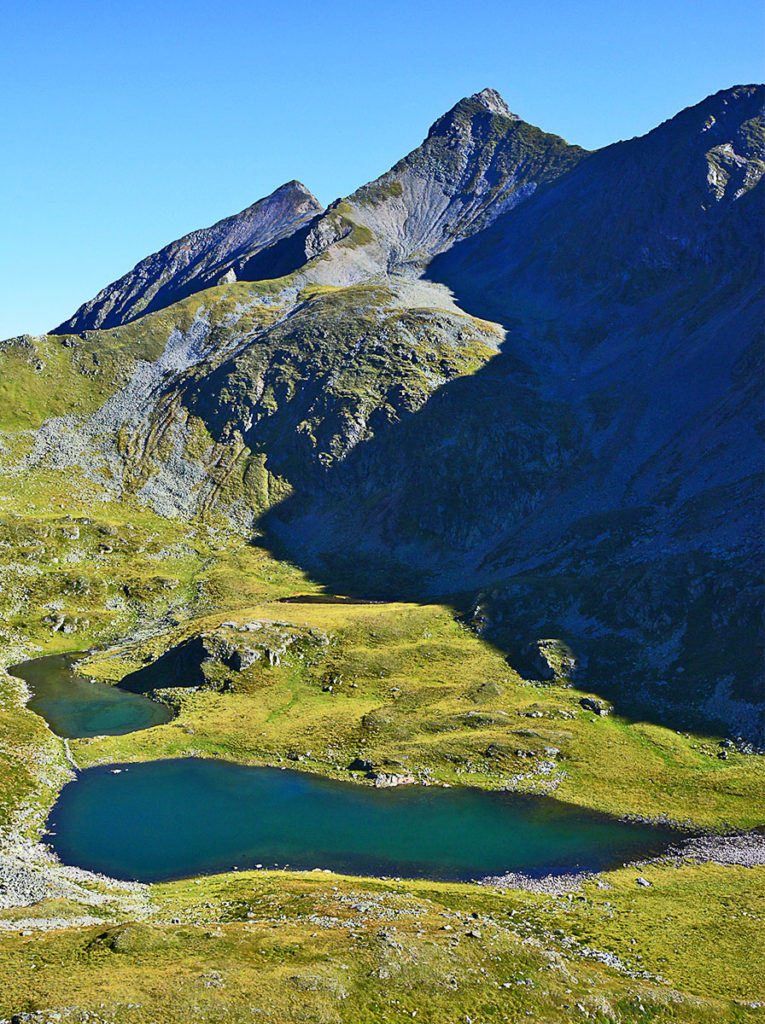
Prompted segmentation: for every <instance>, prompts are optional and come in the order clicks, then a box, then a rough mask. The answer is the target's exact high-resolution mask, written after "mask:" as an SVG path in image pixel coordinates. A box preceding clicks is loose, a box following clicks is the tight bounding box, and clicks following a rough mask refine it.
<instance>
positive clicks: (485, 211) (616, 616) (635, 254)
mask: <svg viewBox="0 0 765 1024" xmlns="http://www.w3.org/2000/svg"><path fill="white" fill-rule="evenodd" d="M764 103H765V88H763V87H755V86H743V87H737V88H734V89H729V90H726V91H724V92H721V93H718V94H716V95H715V96H711V97H709V98H708V99H706V100H704V101H703V102H702V103H700V104H698V105H697V106H696V107H692V108H689V109H688V110H685V111H682V112H681V113H680V114H678V115H677V116H676V117H675V118H673V119H671V120H670V121H667V122H666V123H665V124H663V125H660V126H659V127H658V128H657V129H655V130H654V131H653V132H651V133H649V134H648V135H646V136H644V137H642V138H639V139H633V140H630V141H629V142H623V143H618V144H616V145H614V146H609V147H606V148H605V149H603V150H600V151H598V152H596V153H591V154H588V153H586V152H585V151H584V150H581V149H579V148H578V147H575V146H570V145H568V144H567V143H565V142H564V141H563V140H561V139H559V138H557V137H556V136H551V135H546V134H545V133H543V132H541V131H540V130H539V129H537V128H534V127H533V126H531V125H528V124H526V123H525V122H523V121H521V120H520V119H519V118H517V117H516V116H515V115H513V114H511V113H510V111H509V110H508V108H507V107H506V106H505V104H504V102H503V101H502V100H501V98H500V97H498V96H497V94H496V93H493V92H492V91H491V90H484V92H482V93H479V94H476V95H475V96H472V97H470V98H468V99H465V100H462V101H461V102H460V103H458V104H457V105H456V106H455V107H454V108H453V109H452V110H451V111H449V112H448V113H447V114H446V115H444V117H443V118H441V119H440V120H439V121H437V122H436V123H435V125H433V127H432V128H431V130H430V132H429V134H428V137H427V138H426V140H425V141H424V142H423V144H422V146H420V147H419V148H418V149H416V150H415V151H414V152H413V153H411V154H409V156H407V157H405V158H404V159H403V160H402V161H400V162H399V163H398V164H397V165H396V166H395V167H394V168H392V169H391V170H390V171H389V172H388V173H387V174H384V175H383V176H382V177H381V178H379V179H377V180H376V181H375V182H372V183H371V184H370V185H367V186H364V187H363V188H361V189H359V190H358V191H357V192H355V193H354V194H353V195H351V196H350V197H348V198H347V199H345V200H340V201H338V202H337V203H334V204H332V205H331V206H330V207H329V208H328V209H327V210H326V211H323V212H322V211H320V210H319V209H318V208H316V207H314V206H313V205H312V203H311V200H310V199H305V206H304V208H303V209H301V211H300V213H299V214H297V215H296V216H295V217H292V215H291V214H290V216H289V217H288V216H287V215H286V214H285V216H284V217H282V218H281V219H280V218H279V217H276V218H275V219H274V221H273V224H272V227H270V228H269V229H268V230H267V231H266V230H263V231H262V232H261V234H258V236H257V239H256V240H255V241H253V237H254V236H252V235H251V236H248V240H246V241H243V242H241V244H240V243H238V242H237V243H236V244H235V242H234V239H233V234H232V229H231V226H230V225H231V222H221V223H222V225H226V224H229V228H226V229H225V230H223V229H222V234H221V235H220V238H221V239H227V241H220V246H221V247H222V249H224V250H225V253H224V254H220V253H217V252H216V251H214V250H215V245H213V244H211V242H210V240H209V239H208V240H203V242H204V244H202V243H200V245H199V251H200V253H202V252H204V253H205V255H204V256H200V257H199V260H198V262H197V263H193V262H192V261H189V262H187V263H186V264H184V269H183V271H182V273H183V274H186V275H187V276H185V277H183V282H184V283H183V285H182V287H183V288H187V289H189V291H190V294H186V297H185V298H183V300H182V301H176V302H172V300H171V299H168V302H172V304H165V303H164V299H163V298H162V296H163V294H164V295H165V297H167V296H168V295H169V292H166V293H163V292H162V289H161V287H158V288H157V289H156V290H155V292H153V293H152V296H151V298H149V299H147V300H146V303H145V305H144V307H142V308H144V309H149V308H150V307H151V309H153V310H154V311H153V312H150V313H149V314H148V315H144V316H143V317H142V318H140V319H133V318H132V316H130V315H126V316H125V320H124V323H123V322H122V321H119V317H120V315H121V313H120V309H121V308H122V307H118V305H116V304H115V305H114V309H113V312H109V314H108V315H112V316H114V317H115V318H116V319H115V320H114V321H110V322H114V323H118V322H119V323H120V324H121V326H119V327H115V328H114V329H112V330H105V329H101V330H97V331H94V332H92V333H89V334H86V335H84V336H80V337H77V338H73V337H65V338H64V339H63V340H62V341H61V344H62V345H64V346H70V347H69V349H67V351H69V352H71V353H72V356H71V359H72V367H73V369H72V372H73V373H77V374H90V373H93V372H95V373H99V372H102V371H93V370H92V365H91V360H92V359H94V358H95V356H96V354H98V358H99V359H100V360H101V364H103V361H104V359H105V358H106V357H108V353H109V352H112V351H114V352H117V351H119V352H125V351H136V352H140V353H142V355H141V358H139V359H136V360H135V362H134V364H133V368H132V370H131V372H130V374H129V379H128V380H127V381H125V380H123V381H122V382H121V383H120V384H119V386H118V387H117V386H115V389H114V391H113V393H112V394H110V396H109V397H108V398H107V399H106V401H103V400H99V402H98V403H97V407H95V408H94V409H93V410H92V411H91V412H89V413H88V414H87V415H81V416H72V415H69V416H58V417H51V418H50V419H48V421H47V422H46V423H44V424H43V425H42V426H41V427H40V429H39V430H37V431H36V433H35V440H34V448H33V450H32V452H31V454H30V455H28V456H25V458H26V459H27V462H26V466H27V467H28V468H30V469H33V468H34V467H37V466H41V467H45V466H58V467H68V468H71V469H72V470H75V469H79V470H81V471H82V472H83V473H85V474H86V475H89V476H90V477H91V478H92V477H93V476H94V475H95V476H97V477H98V479H100V480H102V481H103V482H104V486H107V487H109V488H111V489H112V490H113V491H114V492H115V493H117V494H124V493H134V494H137V495H138V496H139V497H140V498H141V499H142V500H143V501H146V502H148V503H150V504H151V505H152V506H153V507H154V508H155V509H157V510H158V511H160V512H162V513H164V514H167V515H178V514H180V515H184V516H188V517H194V516H200V515H202V516H203V515H206V514H207V513H208V512H209V511H210V510H212V509H218V510H221V511H224V512H225V513H226V514H227V515H228V516H229V518H230V520H231V521H232V522H234V523H236V524H237V525H238V527H239V528H240V529H242V530H243V531H245V532H247V533H249V534H254V533H260V532H265V534H266V536H267V537H268V539H269V542H270V543H273V544H276V545H279V546H280V548H281V549H282V550H284V551H285V552H286V553H287V554H288V555H289V557H291V558H293V559H297V560H299V561H300V562H301V563H302V564H304V565H306V566H308V567H309V568H310V569H311V571H312V572H313V573H315V574H316V575H317V576H318V577H320V578H321V579H323V580H324V581H325V582H326V583H327V585H328V586H330V587H332V588H333V589H336V590H345V591H346V592H348V591H354V592H356V593H358V594H360V595H362V596H375V595H385V596H404V597H407V598H413V599H419V598H423V597H426V598H432V597H435V596H438V597H443V596H444V595H452V597H453V600H454V603H455V606H457V607H459V608H460V610H461V611H462V613H464V614H465V615H466V617H467V618H468V619H469V620H470V621H471V623H472V625H473V626H474V627H475V628H476V629H480V630H481V631H482V632H484V633H485V634H486V635H487V636H489V637H491V638H492V639H493V640H494V641H495V642H496V643H497V644H498V645H499V646H501V647H502V649H503V650H505V651H506V652H507V654H508V657H509V658H510V659H511V660H513V661H514V663H516V664H517V665H518V666H519V667H523V661H522V654H523V651H524V650H525V649H526V648H527V646H528V644H529V643H530V642H534V641H536V640H538V639H539V638H544V637H559V638H561V639H563V640H564V641H565V642H566V643H567V644H568V645H569V646H570V647H571V648H572V649H573V650H574V652H575V653H576V655H577V657H578V659H579V664H580V673H582V675H583V678H585V679H586V681H587V685H588V686H589V687H590V688H593V689H596V688H599V689H600V690H601V691H602V692H603V693H605V694H607V695H608V696H609V697H610V698H611V699H612V700H614V701H615V703H616V704H617V706H619V707H621V708H623V709H625V710H628V711H629V713H631V714H636V715H643V716H646V717H648V718H650V719H651V720H654V721H663V722H666V721H671V720H672V721H677V723H678V724H681V723H683V722H686V723H688V722H691V721H694V722H703V723H706V724H710V723H713V724H714V726H715V727H716V728H721V729H724V730H726V731H729V732H740V733H742V734H744V735H747V736H749V737H753V738H755V737H756V738H758V739H760V741H762V740H763V739H765V731H764V730H765V726H764V724H763V720H762V709H763V706H765V699H764V698H765V694H763V686H762V636H761V631H760V623H759V614H758V609H759V608H761V606H762V579H761V575H762V574H761V566H762V557H763V550H764V545H763V535H762V520H761V487H762V481H763V447H762V435H763V423H762V410H763V402H762V383H763V367H762V362H763V359H762V356H763V349H762V314H763V305H762V303H763V296H762V281H763V266H762V227H763V209H762V193H763V188H764V187H765V186H763V184H762V183H761V181H760V179H761V176H762V173H763V170H764V169H765V126H764V121H763V105H764ZM285 188H289V187H288V186H285ZM279 191H281V190H279ZM298 192H299V190H298ZM277 194H278V193H275V195H277ZM295 195H297V193H295ZM293 198H295V196H293ZM272 199H273V197H269V200H264V201H262V203H264V204H266V203H269V202H270V200H272ZM314 202H315V201H314ZM260 205H261V204H256V205H255V207H252V208H250V209H251V210H256V209H257V208H258V207H259V206H260ZM277 205H278V206H281V203H279V204H277ZM286 205H287V207H288V208H289V210H294V209H295V208H296V206H300V205H301V202H297V203H292V202H287V203H286ZM246 212H247V211H246ZM240 216H244V215H240ZM290 218H291V219H290ZM235 221H237V218H232V222H235ZM277 222H278V223H277ZM269 223H271V222H269ZM220 227H221V226H220V225H216V228H213V229H208V230H209V231H211V232H214V231H215V230H216V229H217V228H220ZM258 230H260V229H258ZM245 234H246V232H245ZM197 235H200V236H202V235H205V233H204V232H199V233H197ZM195 237H196V236H189V238H195ZM216 237H217V236H216ZM174 244H175V245H176V246H177V245H180V243H174ZM258 246H260V247H259V248H258ZM168 250H173V246H170V247H168ZM165 251H167V250H163V252H165ZM159 255H161V254H159ZM156 258H157V257H152V258H150V260H149V261H146V262H147V263H151V260H153V259H156ZM141 266H143V265H139V267H141ZM224 268H225V270H226V273H228V271H229V270H232V271H233V273H232V274H231V275H230V276H229V278H227V279H226V281H225V283H223V284H219V285H218V284H215V282H217V281H219V280H220V276H221V275H220V274H219V271H221V270H223V269H224ZM137 270H138V268H137ZM137 270H136V272H137ZM136 272H134V273H136ZM179 273H181V272H180V271H179ZM216 275H218V276H216ZM278 275H283V276H278ZM233 276H236V278H237V280H236V281H232V280H231V278H232V277H233ZM128 277H130V275H128ZM274 278H277V279H276V280H274ZM126 280H127V279H123V281H126ZM136 280H137V279H136ZM173 280H174V279H173ZM171 283H172V282H171V281H170V279H168V285H167V287H168V288H170V286H171ZM211 283H212V284H215V286H214V287H206V288H205V287H204V286H205V285H206V284H211ZM134 284H135V282H133V284H132V285H131V287H133V285H134ZM118 285H120V282H118V283H117V285H115V286H110V288H109V289H105V291H104V292H103V293H101V294H102V296H106V295H107V294H108V293H109V292H110V289H117V286H118ZM172 286H173V287H175V285H174V284H173V285H172ZM136 287H137V286H136ZM178 287H181V285H180V284H179V285H178ZM117 290H118V291H119V289H117ZM126 294H127V291H126ZM147 294H148V292H147ZM137 301H138V300H137ZM96 302H97V300H94V303H96ZM95 308H96V307H95V306H94V309H95ZM105 308H106V307H105V306H104V309H105ZM111 308H112V307H110V310H111ZM129 308H131V307H130V304H129V303H127V304H126V306H125V309H129ZM132 308H133V309H134V315H135V316H138V315H139V314H138V311H137V309H136V307H132ZM99 309H100V307H99ZM79 315H80V314H79V313H78V314H77V316H79ZM99 315H100V314H99ZM104 315H105V316H106V315H107V314H104ZM75 320H76V317H75V318H74V319H73V321H71V322H70V324H72V325H74V321H75ZM78 322H79V323H83V322H84V321H83V320H81V321H78ZM101 322H103V323H105V322H106V321H105V320H104V321H101ZM71 329H72V330H75V329H76V330H78V331H79V330H81V329H82V328H81V327H76V328H75V327H74V326H72V327H71ZM18 344H19V345H22V347H23V344H31V342H24V341H23V339H21V340H19V342H18ZM147 350H149V351H151V352H152V353H153V354H152V355H151V357H148V356H146V355H145V353H146V351H147ZM30 358H33V356H31V355H30ZM101 364H97V365H101Z"/></svg>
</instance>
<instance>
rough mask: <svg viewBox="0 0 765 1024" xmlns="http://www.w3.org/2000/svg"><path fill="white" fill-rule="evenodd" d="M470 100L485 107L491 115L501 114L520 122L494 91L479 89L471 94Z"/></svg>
mask: <svg viewBox="0 0 765 1024" xmlns="http://www.w3.org/2000/svg"><path fill="white" fill-rule="evenodd" d="M470 99H471V100H474V101H475V102H476V103H480V104H481V106H482V107H486V109H487V110H489V111H491V113H492V114H501V115H502V116H503V117H510V118H512V120H514V121H520V120H521V119H520V117H518V115H517V114H514V113H513V112H512V110H510V108H509V107H508V105H507V104H506V103H505V101H504V100H503V99H502V97H501V96H500V94H499V93H498V92H497V90H496V89H481V91H480V92H476V93H473V95H472V96H471V97H470Z"/></svg>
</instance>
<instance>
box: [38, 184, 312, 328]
mask: <svg viewBox="0 0 765 1024" xmlns="http://www.w3.org/2000/svg"><path fill="white" fill-rule="evenodd" d="M322 209H323V207H322V206H321V204H320V203H319V201H318V200H317V199H316V197H315V196H313V195H312V194H311V193H310V192H309V191H308V189H307V188H306V187H305V186H304V185H301V184H300V182H299V181H290V182H288V183H287V184H286V185H282V186H281V187H280V188H278V189H277V190H276V191H275V192H272V193H271V195H270V196H267V197H266V198H265V199H260V200H259V201H258V202H257V203H254V204H253V205H252V206H248V207H247V209H246V210H243V211H242V212H241V213H238V214H236V215H235V216H233V217H227V218H226V219H225V220H221V221H218V223H217V224H213V226H212V227H209V228H203V229H202V230H200V231H192V232H191V234H189V235H184V237H183V238H179V239H178V241H176V242H171V243H170V245H166V246H165V248H164V249H161V250H160V251H159V252H157V253H154V255H153V256H148V257H147V258H146V259H145V260H141V262H140V263H138V264H136V266H135V267H133V269H132V270H131V271H130V272H129V273H128V274H125V276H124V277H121V278H120V279H119V280H118V281H115V282H113V283H112V284H110V285H107V287H106V288H104V289H103V290H102V291H100V292H99V293H98V295H96V297H95V298H94V299H91V301H90V302H86V303H85V304H84V305H83V306H80V308H79V309H78V310H77V312H76V313H75V314H74V316H73V317H71V319H69V320H66V321H65V322H64V323H62V324H60V325H59V326H58V327H57V328H56V329H55V330H54V331H53V332H52V333H54V334H75V333H81V332H82V331H86V330H94V329H95V328H99V327H116V326H119V325H120V324H124V323H128V322H130V321H131V320H135V319H136V318H137V317H139V316H143V315H144V313H150V312H152V311H153V310H156V309H162V308H164V307H165V306H169V305H171V304H172V303H174V302H177V301H179V300H180V299H183V298H185V297H186V296H187V295H191V294H193V293H194V292H197V291H200V290H201V289H203V288H208V287H211V286H212V285H215V284H228V283H231V282H233V281H236V280H238V278H239V270H240V269H241V268H242V267H244V266H245V265H246V264H247V262H248V261H249V260H251V259H252V258H253V257H254V256H255V255H257V254H259V253H262V252H263V251H264V250H266V249H268V248H269V247H270V246H272V245H274V244H275V243H276V242H278V241H279V240H281V239H284V238H286V237H288V236H289V235H291V234H293V232H295V231H297V230H298V229H299V228H300V227H302V226H303V225H304V224H306V223H308V221H310V220H312V219H313V218H314V217H315V216H316V215H317V214H318V213H321V211H322ZM261 276H262V277H268V276H270V275H268V274H267V273H264V274H262V275H261Z"/></svg>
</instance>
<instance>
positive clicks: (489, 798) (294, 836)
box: [47, 758, 676, 882]
mask: <svg viewBox="0 0 765 1024" xmlns="http://www.w3.org/2000/svg"><path fill="white" fill-rule="evenodd" d="M47 827H48V832H49V835H48V837H47V841H48V842H49V843H50V845H51V846H52V847H53V849H54V850H55V851H56V853H57V854H58V856H59V857H60V858H61V860H62V861H63V862H64V863H65V864H71V865H74V866H76V867H82V868H88V869H90V870H91V871H100V872H103V873H105V874H108V875H111V876H112V877H114V878H121V879H131V880H136V881H142V882H154V881H162V880H167V879H171V878H183V877H188V876H190V875H196V874H211V873H214V872H219V871H227V870H230V869H231V868H234V867H239V868H243V869H244V868H252V867H256V866H262V867H264V868H273V867H275V866H277V865H278V866H279V867H282V868H283V867H287V866H289V867H290V868H293V869H299V870H309V869H311V868H329V869H332V870H334V871H339V872H347V873H349V874H357V875H358V874H360V875H394V876H402V877H410V878H412V877H415V878H416V877H428V878H440V879H445V880H469V879H473V878H480V877H482V876H485V875H489V874H501V873H503V872H506V871H523V872H525V873H527V874H545V873H547V872H552V871H573V870H577V869H591V870H599V869H603V868H607V867H612V866H615V865H617V864H621V863H622V862H623V861H627V860H632V859H635V858H636V857H642V856H650V855H652V854H656V853H660V852H661V851H662V850H663V849H666V847H667V845H668V844H669V843H670V842H671V841H672V840H673V839H674V838H676V834H675V833H673V832H672V831H671V830H669V829H667V828H662V827H657V826H651V825H643V824H635V823H631V822H623V821H618V820H615V819H613V818H609V817H607V816H605V815H600V814H596V813H593V812H588V811H584V810H581V809H579V808H575V807H571V806H569V805H566V804H561V803H558V802H557V801H555V800H551V799H546V798H541V797H523V796H518V795H517V794H513V793H487V792H482V791H480V790H475V789H442V788H440V787H423V786H404V787H399V788H396V789H373V788H372V787H370V786H360V785H358V784H357V783H353V782H338V781H334V780H331V779H324V778H321V777H320V776H316V775H308V774H304V773H301V772H295V771H286V770H285V771H281V770H279V769H278V768H252V767H247V766H244V765H237V764H232V763H230V762H227V761H213V760H203V759H201V758H181V759H176V760H168V761H153V762H149V763H139V764H127V765H106V766H99V767H96V768H89V769H87V770H85V771H83V772H81V773H80V774H79V775H78V777H77V779H76V780H75V781H73V782H70V783H69V784H68V785H66V786H65V787H64V789H63V790H62V792H61V795H60V796H59V799H58V801H57V802H56V804H55V805H54V807H53V809H52V810H51V812H50V815H49V818H48V823H47Z"/></svg>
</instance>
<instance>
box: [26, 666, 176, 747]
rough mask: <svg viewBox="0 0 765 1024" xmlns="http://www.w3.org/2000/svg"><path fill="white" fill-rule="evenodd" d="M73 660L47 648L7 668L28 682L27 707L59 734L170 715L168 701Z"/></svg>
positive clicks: (140, 724)
mask: <svg viewBox="0 0 765 1024" xmlns="http://www.w3.org/2000/svg"><path fill="white" fill-rule="evenodd" d="M74 662H75V658H74V656H73V655H70V654H49V655H47V656H46V657H44V658H35V659H34V660H33V661H23V662H21V663H20V664H19V665H12V666H11V667H10V668H9V669H8V671H9V672H10V673H11V675H14V676H18V678H19V679H23V680H24V681H25V682H26V683H27V685H28V686H29V689H30V690H31V692H32V697H31V699H30V701H29V703H28V704H27V707H28V708H29V709H30V710H31V711H36V712H37V714H38V715H40V716H41V717H42V718H44V719H45V721H46V722H47V723H48V725H49V726H50V727H51V729H52V730H53V732H55V733H56V734H57V735H58V736H64V737H66V738H67V739H73V738H75V737H87V736H119V735H123V734H124V733H128V732H136V731H137V730H138V729H149V728H151V726H153V725H162V723H163V722H169V721H170V719H171V718H172V712H171V711H170V709H169V708H168V707H166V706H165V705H164V704H159V703H157V701H155V700H149V698H148V697H143V696H141V694H138V693H128V691H127V690H121V689H120V688H119V687H118V686H109V685H107V684H106V683H93V682H91V681H90V680H89V679H85V678H83V676H80V675H78V674H77V671H76V669H75V667H73V666H74Z"/></svg>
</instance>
